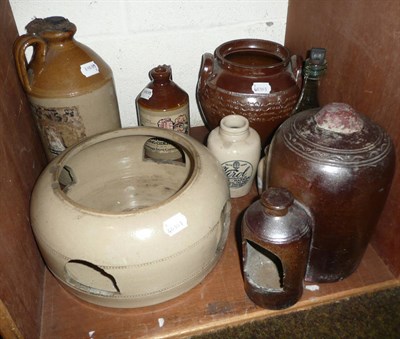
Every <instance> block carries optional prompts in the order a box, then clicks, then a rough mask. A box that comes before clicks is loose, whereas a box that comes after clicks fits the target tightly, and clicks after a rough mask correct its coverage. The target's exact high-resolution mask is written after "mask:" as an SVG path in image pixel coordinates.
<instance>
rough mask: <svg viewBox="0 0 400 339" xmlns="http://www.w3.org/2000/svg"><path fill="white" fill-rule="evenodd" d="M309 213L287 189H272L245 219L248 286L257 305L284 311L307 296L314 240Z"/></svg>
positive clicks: (244, 273)
mask: <svg viewBox="0 0 400 339" xmlns="http://www.w3.org/2000/svg"><path fill="white" fill-rule="evenodd" d="M311 226H312V218H311V216H310V214H309V213H308V210H307V209H306V208H305V207H303V205H301V204H300V203H299V202H298V201H296V200H294V198H293V195H292V194H291V193H290V191H288V190H286V189H284V188H274V187H271V188H268V189H267V190H266V191H264V192H263V193H262V195H261V199H260V200H258V201H256V202H254V203H253V204H252V205H250V207H249V208H248V209H247V210H246V212H245V214H244V217H243V220H242V260H243V265H242V269H243V278H244V287H245V291H246V293H247V295H248V296H249V298H250V299H251V300H253V301H254V302H255V303H256V304H257V305H259V306H261V307H264V308H268V309H282V308H286V307H289V306H291V305H293V304H295V303H296V302H297V301H298V300H299V299H300V297H301V295H302V294H303V281H304V276H305V272H306V267H307V259H308V253H309V246H310V238H311V231H310V230H311Z"/></svg>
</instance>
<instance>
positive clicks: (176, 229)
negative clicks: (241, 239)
mask: <svg viewBox="0 0 400 339" xmlns="http://www.w3.org/2000/svg"><path fill="white" fill-rule="evenodd" d="M155 137H156V138H162V139H164V140H166V141H168V142H170V143H173V144H174V145H175V146H176V147H178V148H180V149H181V150H182V152H183V154H184V159H183V160H182V161H179V162H178V161H157V160H153V159H151V158H146V157H145V156H144V154H145V153H144V145H145V143H146V141H147V140H148V139H149V138H155ZM210 197H212V199H210ZM31 221H32V227H33V231H34V235H35V237H36V240H37V243H38V245H39V248H40V250H41V253H42V255H43V258H44V260H45V262H46V264H47V266H48V268H49V269H50V271H51V272H52V273H53V274H54V276H55V277H56V278H57V279H58V280H59V281H60V282H62V284H63V285H64V286H66V287H67V289H68V290H70V291H72V293H74V294H75V295H77V296H78V297H80V298H82V299H84V300H86V301H88V302H91V303H95V304H98V305H103V306H109V307H140V306H147V305H152V304H156V303H160V302H163V301H166V300H169V299H172V298H174V297H176V296H178V295H180V294H182V293H184V292H186V291H188V290H189V289H191V288H192V287H194V286H195V285H196V284H198V283H199V282H200V281H202V280H203V278H204V277H205V276H206V275H207V274H208V273H209V272H210V271H211V269H212V268H213V267H214V266H215V264H216V263H217V261H218V259H219V258H220V255H221V252H222V250H223V248H224V245H225V243H226V239H227V234H228V228H229V222H230V196H229V188H228V184H227V179H226V176H225V173H224V172H223V170H222V167H221V165H220V164H219V163H218V161H217V160H216V158H215V157H214V156H213V155H212V154H211V153H210V152H209V151H208V149H207V148H206V147H205V146H203V145H202V144H200V143H199V142H197V141H196V140H194V139H193V138H191V137H189V136H187V135H184V134H182V133H177V132H174V131H172V130H167V129H160V128H153V127H136V128H126V129H120V130H116V131H113V132H108V133H103V134H98V135H96V136H93V137H90V138H88V139H86V140H84V141H82V142H81V143H79V144H77V145H75V146H73V147H71V148H69V149H68V150H67V151H66V152H64V153H63V154H61V155H60V156H58V157H57V158H55V159H54V160H53V161H52V162H51V163H50V164H49V165H48V166H47V167H46V169H45V170H44V171H43V173H42V174H41V176H40V178H39V179H38V181H37V183H36V185H35V188H34V191H33V195H32V200H31Z"/></svg>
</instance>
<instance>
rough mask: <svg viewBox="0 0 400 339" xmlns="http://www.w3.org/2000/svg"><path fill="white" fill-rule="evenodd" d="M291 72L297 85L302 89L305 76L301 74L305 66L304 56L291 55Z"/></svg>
mask: <svg viewBox="0 0 400 339" xmlns="http://www.w3.org/2000/svg"><path fill="white" fill-rule="evenodd" d="M290 65H291V72H292V74H293V77H294V80H295V81H296V85H297V87H298V88H300V89H301V87H302V85H303V77H302V75H301V72H302V68H303V58H302V57H301V56H300V55H292V56H291V57H290Z"/></svg>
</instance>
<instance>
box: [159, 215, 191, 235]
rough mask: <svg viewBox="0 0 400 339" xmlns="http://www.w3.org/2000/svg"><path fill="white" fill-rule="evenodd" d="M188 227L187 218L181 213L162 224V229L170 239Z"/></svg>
mask: <svg viewBox="0 0 400 339" xmlns="http://www.w3.org/2000/svg"><path fill="white" fill-rule="evenodd" d="M187 226H188V222H187V218H186V217H185V216H184V215H183V214H182V213H176V214H175V215H173V216H172V217H171V218H169V219H167V220H165V221H164V222H163V229H164V232H165V233H166V234H168V235H169V236H170V237H172V236H173V235H175V234H177V233H179V232H180V231H182V230H183V229H185V228H186V227H187Z"/></svg>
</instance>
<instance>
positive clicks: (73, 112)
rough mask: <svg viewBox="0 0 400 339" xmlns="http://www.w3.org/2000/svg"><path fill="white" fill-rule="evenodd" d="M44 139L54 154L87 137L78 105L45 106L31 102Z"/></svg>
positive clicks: (48, 148)
mask: <svg viewBox="0 0 400 339" xmlns="http://www.w3.org/2000/svg"><path fill="white" fill-rule="evenodd" d="M31 109H32V113H33V116H34V118H35V120H36V124H37V126H38V128H39V130H40V133H41V136H42V141H43V143H44V144H45V145H46V148H47V151H48V152H49V153H50V154H51V155H52V156H57V155H59V154H60V153H62V152H63V151H64V150H65V149H66V148H68V147H70V146H72V145H74V144H76V143H78V142H79V141H80V140H82V139H83V138H86V129H85V126H84V125H83V119H82V117H81V115H80V113H79V109H78V107H76V106H70V107H45V106H42V105H35V104H31Z"/></svg>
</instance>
